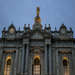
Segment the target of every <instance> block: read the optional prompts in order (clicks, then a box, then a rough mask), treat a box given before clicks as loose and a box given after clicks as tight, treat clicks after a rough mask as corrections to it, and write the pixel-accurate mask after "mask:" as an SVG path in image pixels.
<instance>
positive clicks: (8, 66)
mask: <svg viewBox="0 0 75 75" xmlns="http://www.w3.org/2000/svg"><path fill="white" fill-rule="evenodd" d="M10 72H11V57H10V56H8V57H7V58H6V61H5V69H4V75H10Z"/></svg>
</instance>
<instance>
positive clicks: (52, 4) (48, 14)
mask: <svg viewBox="0 0 75 75" xmlns="http://www.w3.org/2000/svg"><path fill="white" fill-rule="evenodd" d="M37 6H40V16H41V20H42V25H43V26H44V25H45V24H51V28H52V30H54V28H55V26H56V28H57V29H59V27H60V26H61V24H62V23H64V24H65V25H66V26H67V28H68V29H69V27H72V29H73V31H74V33H75V30H74V29H75V0H0V32H1V30H2V29H3V27H4V26H5V27H6V28H8V26H9V25H10V24H11V23H12V21H13V23H14V25H15V27H17V29H18V28H19V26H20V27H21V29H23V26H24V24H31V26H32V25H33V23H34V17H35V16H36V7H37Z"/></svg>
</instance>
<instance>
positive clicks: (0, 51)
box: [0, 49, 2, 75]
mask: <svg viewBox="0 0 75 75" xmlns="http://www.w3.org/2000/svg"><path fill="white" fill-rule="evenodd" d="M1 68H2V49H0V75H1V70H2V69H1Z"/></svg>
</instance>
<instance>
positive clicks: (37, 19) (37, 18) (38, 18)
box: [35, 7, 41, 23]
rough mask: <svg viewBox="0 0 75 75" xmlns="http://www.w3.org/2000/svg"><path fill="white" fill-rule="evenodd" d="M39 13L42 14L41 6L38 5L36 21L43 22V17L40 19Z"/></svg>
mask: <svg viewBox="0 0 75 75" xmlns="http://www.w3.org/2000/svg"><path fill="white" fill-rule="evenodd" d="M39 14H40V8H39V7H37V15H36V17H35V22H36V23H41V19H40V16H39Z"/></svg>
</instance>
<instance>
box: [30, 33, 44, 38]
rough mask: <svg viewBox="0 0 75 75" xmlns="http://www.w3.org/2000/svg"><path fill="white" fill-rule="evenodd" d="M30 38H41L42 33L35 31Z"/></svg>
mask: <svg viewBox="0 0 75 75" xmlns="http://www.w3.org/2000/svg"><path fill="white" fill-rule="evenodd" d="M31 39H43V35H42V34H40V33H38V32H37V33H34V34H33V35H32V36H31Z"/></svg>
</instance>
